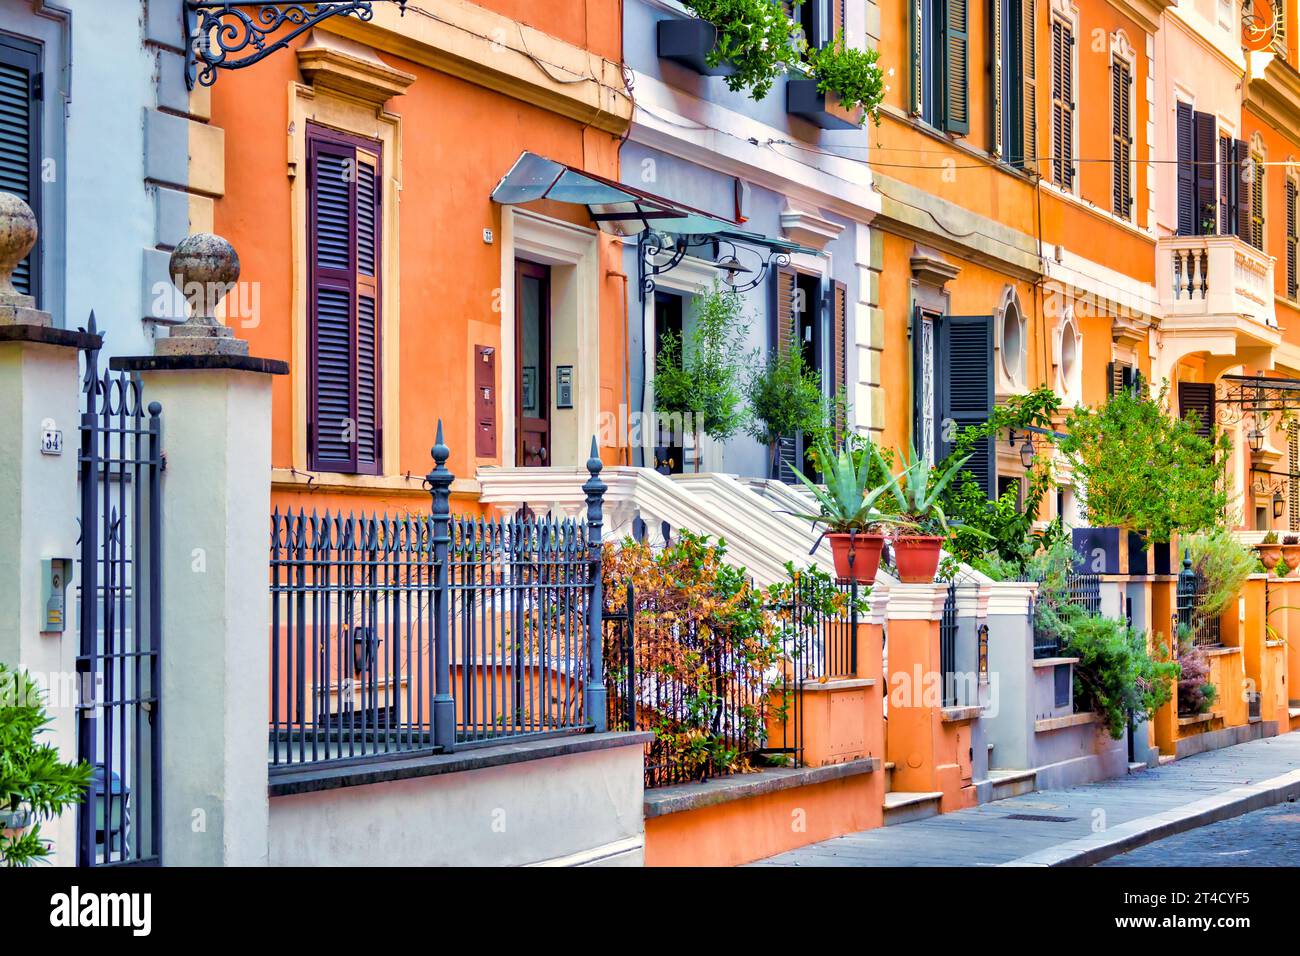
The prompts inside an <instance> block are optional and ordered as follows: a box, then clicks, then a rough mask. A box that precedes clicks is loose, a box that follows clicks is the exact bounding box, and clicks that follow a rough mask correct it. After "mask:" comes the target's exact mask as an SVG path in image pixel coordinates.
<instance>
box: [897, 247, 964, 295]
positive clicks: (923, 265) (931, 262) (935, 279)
mask: <svg viewBox="0 0 1300 956" xmlns="http://www.w3.org/2000/svg"><path fill="white" fill-rule="evenodd" d="M909 262H910V264H911V266H912V275H913V276H915V277H916V279H917V281H918V282H922V283H924V284H925V285H931V286H934V287H936V288H938V289H942V288H943V287H944V285H946V284H947V283H948V282H950V281H952V280H953V279H955V278H957V276H958V275H959V274H960V273H961V266H959V265H954V264H953V263H951V262H949V261H948V260H947V259H945V258H944V257H943V256H941V255H940V254H939V253H938V252H937V251H935V250H934V249H931V248H929V247H927V246H922V245H918V246H916V247H915V248H914V249H913V250H912V258H911V259H910V260H909Z"/></svg>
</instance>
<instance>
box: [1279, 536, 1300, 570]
mask: <svg viewBox="0 0 1300 956" xmlns="http://www.w3.org/2000/svg"><path fill="white" fill-rule="evenodd" d="M1282 560H1283V561H1285V562H1286V566H1287V567H1288V568H1295V567H1300V536H1297V535H1294V534H1289V535H1287V536H1286V537H1284V538H1283V539H1282Z"/></svg>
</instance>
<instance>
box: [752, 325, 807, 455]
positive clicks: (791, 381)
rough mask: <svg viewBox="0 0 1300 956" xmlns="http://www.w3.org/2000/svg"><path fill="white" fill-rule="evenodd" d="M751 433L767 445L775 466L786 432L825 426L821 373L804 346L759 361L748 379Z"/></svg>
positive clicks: (804, 430) (791, 433)
mask: <svg viewBox="0 0 1300 956" xmlns="http://www.w3.org/2000/svg"><path fill="white" fill-rule="evenodd" d="M745 397H746V398H747V399H748V400H749V406H750V411H751V414H750V418H749V433H750V434H751V435H753V436H754V438H756V439H758V440H759V441H760V442H762V443H763V444H764V445H766V446H767V449H768V454H769V455H770V458H771V463H772V466H773V468H775V467H776V463H777V462H776V456H777V443H778V441H779V439H780V438H781V436H782V435H793V434H794V433H795V432H804V433H806V434H809V435H812V434H814V433H816V432H817V430H818V429H820V428H821V427H822V424H823V418H822V406H823V400H822V385H821V375H820V374H819V373H818V372H817V371H816V370H815V369H810V368H808V367H807V366H806V365H805V364H804V360H803V350H802V349H797V348H793V349H790V350H789V351H788V352H787V353H786V354H785V355H779V354H773V355H771V356H770V357H769V358H768V360H767V362H766V363H762V364H757V365H756V366H755V367H754V368H753V369H752V370H751V371H750V374H749V378H748V380H747V381H746V382H745Z"/></svg>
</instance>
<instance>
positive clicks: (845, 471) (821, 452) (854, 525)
mask: <svg viewBox="0 0 1300 956" xmlns="http://www.w3.org/2000/svg"><path fill="white" fill-rule="evenodd" d="M872 452H873V454H874V453H875V449H874V446H873V447H872ZM814 454H815V455H816V456H817V460H818V461H819V462H824V463H825V464H824V466H823V475H824V476H825V478H826V487H825V488H824V489H823V488H819V487H818V486H817V485H816V484H814V483H813V482H812V481H810V480H809V479H808V478H807V476H805V475H804V473H803V472H801V471H800V470H799V469H798V468H795V467H793V466H791V471H793V472H794V474H795V477H796V478H798V479H799V480H800V481H801V482H803V484H804V487H806V488H807V489H808V490H809V491H811V492H812V493H813V496H814V497H815V498H816V499H817V504H818V506H819V507H820V509H821V513H820V514H815V515H812V514H797V513H793V512H792V513H793V514H794V516H795V517H796V518H803V519H804V520H805V521H811V522H813V523H814V524H816V523H823V524H825V525H826V526H827V528H828V529H829V530H830V531H831V532H832V533H836V534H848V533H850V532H855V531H856V532H860V533H869V532H871V531H873V530H874V529H875V528H876V527H877V526H878V525H880V524H882V523H884V522H886V521H888V520H889V516H888V515H885V514H883V513H882V512H881V511H880V510H878V509H877V508H876V502H877V501H879V500H880V498H881V496H882V495H884V493H885V492H886V491H887V490H888V488H889V486H888V485H881V486H880V487H879V488H873V489H871V490H870V491H868V490H867V483H868V481H869V480H870V478H869V476H870V474H871V461H870V459H866V458H864V459H863V460H862V461H861V463H859V462H858V461H857V460H856V459H855V457H854V455H853V453H852V451H851V450H850V449H849V447H848V445H847V444H846V445H845V446H844V447H843V448H839V449H836V448H835V447H833V446H831V444H830V443H829V442H818V443H817V448H816V451H815V452H814Z"/></svg>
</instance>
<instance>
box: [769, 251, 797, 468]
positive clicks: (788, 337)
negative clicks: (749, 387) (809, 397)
mask: <svg viewBox="0 0 1300 956" xmlns="http://www.w3.org/2000/svg"><path fill="white" fill-rule="evenodd" d="M798 295H799V283H798V273H796V272H795V271H794V270H793V269H790V268H788V267H782V268H778V269H777V270H776V271H775V272H774V274H773V276H772V310H771V313H770V314H771V316H772V321H771V333H772V348H773V349H774V350H775V351H776V354H777V356H778V358H781V359H784V358H787V357H788V356H789V355H790V351H791V349H794V348H800V347H801V345H800V343H799V342H798V341H797V335H798V325H797V323H796V312H797V310H796V308H795V299H796V298H797V296H798ZM776 454H777V460H776V474H775V475H774V477H776V478H779V479H780V480H781V481H785V482H793V481H795V477H794V472H793V471H791V470H790V466H791V464H793V463H794V460H795V456H796V454H797V447H796V436H794V435H782V436H780V437H779V438H778V439H777V442H776Z"/></svg>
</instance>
